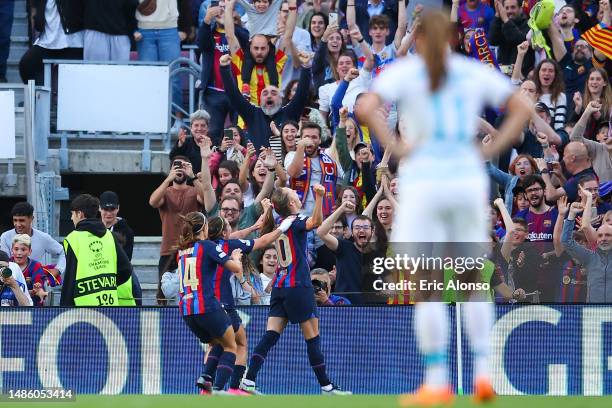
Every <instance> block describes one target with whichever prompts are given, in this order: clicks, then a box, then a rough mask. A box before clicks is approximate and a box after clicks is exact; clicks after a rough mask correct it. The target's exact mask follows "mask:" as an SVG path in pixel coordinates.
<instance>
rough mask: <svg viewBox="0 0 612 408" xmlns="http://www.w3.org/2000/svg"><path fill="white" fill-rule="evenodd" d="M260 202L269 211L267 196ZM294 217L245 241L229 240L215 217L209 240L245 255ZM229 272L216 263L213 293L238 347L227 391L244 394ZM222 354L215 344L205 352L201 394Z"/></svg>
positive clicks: (242, 347) (242, 344) (241, 341)
mask: <svg viewBox="0 0 612 408" xmlns="http://www.w3.org/2000/svg"><path fill="white" fill-rule="evenodd" d="M265 201H267V202H268V205H267V206H266V205H265ZM262 205H264V208H266V207H267V208H266V210H265V211H270V210H271V208H270V204H269V200H268V199H265V200H264V201H262ZM294 219H295V217H288V218H286V219H285V220H284V221H283V224H281V226H280V227H279V228H278V229H276V230H274V231H272V232H269V233H267V234H265V235H262V236H261V237H259V238H257V239H254V240H244V239H229V237H230V234H231V233H232V227H231V226H230V224H229V222H228V221H226V220H225V219H224V218H223V217H214V218H211V219H210V220H209V222H208V239H210V240H211V241H213V242H215V243H216V244H217V245H219V246H220V247H221V249H222V250H223V251H224V252H225V253H230V252H231V251H233V250H235V249H240V250H241V251H242V253H243V254H248V253H250V252H251V251H255V250H258V249H262V248H265V247H267V246H268V245H270V244H271V243H272V242H274V241H275V240H276V239H277V238H278V237H280V235H281V234H282V233H283V232H286V231H287V230H288V229H289V227H290V226H291V223H292V222H293V220H294ZM231 275H232V272H231V271H229V270H228V269H227V268H224V267H223V266H220V265H219V266H217V270H216V271H215V274H214V277H213V292H214V294H215V298H217V300H218V301H219V302H221V305H222V306H223V309H225V312H226V313H227V315H228V316H229V318H230V320H231V321H232V327H233V329H234V333H235V336H236V345H237V347H238V348H237V349H238V352H237V354H236V364H235V365H234V372H233V374H232V377H231V379H230V382H229V393H230V394H234V395H243V394H246V392H245V391H242V390H240V389H239V385H240V380H241V379H242V376H243V375H244V372H245V370H246V359H247V337H246V331H245V329H244V326H243V325H242V319H240V316H239V315H238V312H237V311H236V307H235V304H234V296H233V294H232V287H231V283H230V277H231ZM235 276H236V278H237V279H238V282H239V283H240V285H241V286H242V287H243V289H245V290H251V289H252V288H251V286H250V282H247V280H246V278H245V277H244V275H243V274H236V275H235ZM222 354H223V347H222V346H221V345H220V344H216V345H214V346H213V347H212V349H211V350H210V351H209V353H208V357H207V359H206V364H205V367H204V372H203V373H202V375H201V376H200V378H199V379H198V382H197V384H198V386H199V387H200V388H201V389H202V390H203V391H204V393H207V392H209V391H210V390H211V389H212V381H213V375H214V373H215V370H216V368H217V364H218V362H219V358H220V357H221V355H222Z"/></svg>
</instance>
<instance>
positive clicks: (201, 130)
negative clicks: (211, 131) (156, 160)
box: [170, 109, 220, 174]
mask: <svg viewBox="0 0 612 408" xmlns="http://www.w3.org/2000/svg"><path fill="white" fill-rule="evenodd" d="M189 120H190V122H191V137H187V134H186V133H185V129H182V128H181V130H180V131H179V136H178V139H177V141H176V145H175V146H174V147H173V148H172V150H171V151H170V159H172V158H173V157H174V156H185V157H187V158H188V159H189V161H190V162H191V165H192V166H193V172H194V174H198V173H199V172H200V171H202V159H201V157H202V155H201V154H200V145H201V144H202V143H203V141H204V138H206V137H208V124H209V123H210V121H211V116H210V114H209V113H208V112H206V111H205V110H204V109H199V110H197V111H195V112H193V113H192V114H191V116H190V117H189ZM219 141H220V139H219Z"/></svg>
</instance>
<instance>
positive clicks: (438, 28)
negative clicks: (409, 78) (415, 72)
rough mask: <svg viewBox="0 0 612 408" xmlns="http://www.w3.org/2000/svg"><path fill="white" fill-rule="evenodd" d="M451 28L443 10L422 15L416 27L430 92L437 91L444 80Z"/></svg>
mask: <svg viewBox="0 0 612 408" xmlns="http://www.w3.org/2000/svg"><path fill="white" fill-rule="evenodd" d="M451 35H452V26H451V23H450V20H449V18H448V16H447V15H446V14H445V13H444V11H443V10H430V11H427V12H425V13H423V16H422V17H421V22H420V24H419V26H418V27H417V38H419V37H420V39H421V41H422V45H423V46H422V49H421V50H420V54H421V56H422V57H423V59H424V60H425V64H426V66H427V73H428V74H429V84H430V90H431V91H432V92H435V91H437V90H438V89H439V88H440V87H441V86H442V84H443V82H444V80H445V79H446V60H447V57H448V46H449V40H450V38H451Z"/></svg>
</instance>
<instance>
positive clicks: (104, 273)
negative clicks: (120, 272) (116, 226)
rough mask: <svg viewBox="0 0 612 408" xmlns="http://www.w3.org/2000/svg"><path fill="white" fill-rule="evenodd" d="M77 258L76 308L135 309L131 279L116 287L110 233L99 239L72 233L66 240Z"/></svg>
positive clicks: (114, 256) (115, 270) (115, 253)
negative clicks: (117, 307) (127, 307)
mask: <svg viewBox="0 0 612 408" xmlns="http://www.w3.org/2000/svg"><path fill="white" fill-rule="evenodd" d="M68 245H70V247H71V248H72V251H73V252H74V255H75V257H76V259H77V271H76V277H75V289H74V294H73V296H74V304H75V305H76V306H134V305H135V304H136V302H135V301H134V298H133V296H132V278H131V277H130V279H128V281H127V282H125V283H123V284H121V285H120V286H119V287H117V250H116V249H115V239H114V238H113V234H112V233H111V232H110V231H107V232H106V234H104V236H103V237H101V238H100V237H98V236H96V235H94V234H92V233H91V232H88V231H73V232H71V233H70V234H68V236H67V237H66V239H65V240H64V249H65V251H66V252H67V251H68Z"/></svg>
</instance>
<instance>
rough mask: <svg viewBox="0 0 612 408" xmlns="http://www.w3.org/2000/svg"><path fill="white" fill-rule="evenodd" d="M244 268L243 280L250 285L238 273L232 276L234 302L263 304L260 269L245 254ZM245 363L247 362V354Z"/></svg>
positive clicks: (244, 304)
mask: <svg viewBox="0 0 612 408" xmlns="http://www.w3.org/2000/svg"><path fill="white" fill-rule="evenodd" d="M242 269H243V270H244V275H243V278H242V281H246V282H247V283H248V286H245V285H244V284H242V283H241V280H240V279H239V278H237V277H236V275H232V276H230V285H231V287H232V295H233V296H234V302H235V303H236V304H237V305H240V306H249V305H260V304H262V303H261V300H262V298H263V297H264V295H265V294H264V288H263V283H262V282H261V278H260V277H259V271H258V270H257V268H256V267H255V265H254V264H253V261H251V258H250V257H248V256H245V257H244V258H242ZM245 288H246V289H245ZM244 363H246V356H245V361H244ZM243 374H244V373H243Z"/></svg>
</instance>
